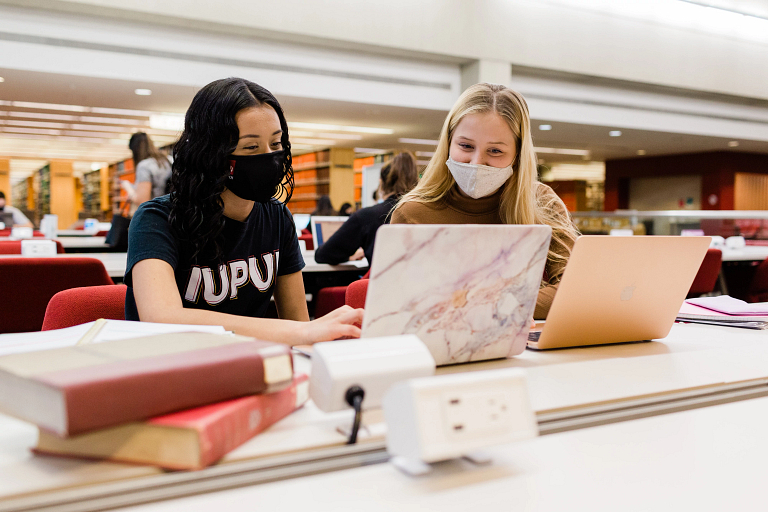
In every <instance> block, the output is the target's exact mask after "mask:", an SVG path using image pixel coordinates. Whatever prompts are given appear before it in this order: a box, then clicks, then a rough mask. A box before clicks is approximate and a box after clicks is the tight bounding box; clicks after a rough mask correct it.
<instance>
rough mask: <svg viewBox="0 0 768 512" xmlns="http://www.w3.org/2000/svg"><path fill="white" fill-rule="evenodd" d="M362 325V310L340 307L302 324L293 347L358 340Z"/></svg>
mask: <svg viewBox="0 0 768 512" xmlns="http://www.w3.org/2000/svg"><path fill="white" fill-rule="evenodd" d="M362 323H363V310H362V309H353V308H351V307H350V306H342V307H340V308H339V309H335V310H333V311H331V312H330V313H328V314H327V315H325V316H323V317H321V318H318V319H317V320H312V321H311V322H306V323H302V324H301V336H300V337H299V338H300V340H298V341H297V343H295V345H306V344H311V343H317V342H318V341H331V340H337V339H339V338H359V337H360V327H359V326H360V325H361V324H362Z"/></svg>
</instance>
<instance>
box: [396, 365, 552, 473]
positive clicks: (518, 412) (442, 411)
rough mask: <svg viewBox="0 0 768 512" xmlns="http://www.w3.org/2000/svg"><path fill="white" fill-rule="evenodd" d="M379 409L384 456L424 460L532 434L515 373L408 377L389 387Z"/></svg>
mask: <svg viewBox="0 0 768 512" xmlns="http://www.w3.org/2000/svg"><path fill="white" fill-rule="evenodd" d="M383 407H384V416H385V418H386V422H387V450H388V451H389V453H390V454H391V455H393V456H398V457H405V458H408V459H416V460H421V461H424V462H435V461H438V460H445V459H451V458H455V457H460V456H463V455H466V454H469V453H471V452H473V451H475V450H479V449H481V448H485V447H488V446H492V445H495V444H503V443H509V442H512V441H516V440H520V439H527V438H529V437H533V436H536V435H537V434H538V426H537V423H536V416H535V414H534V412H533V410H532V408H531V405H530V402H529V399H528V389H527V386H526V381H525V372H524V371H523V370H520V369H505V370H491V371H483V372H470V373H463V374H451V375H442V376H439V377H429V378H420V379H411V380H409V381H406V382H403V383H400V384H397V385H395V386H394V387H393V388H392V389H391V390H390V391H389V393H387V395H386V396H385V397H384V400H383Z"/></svg>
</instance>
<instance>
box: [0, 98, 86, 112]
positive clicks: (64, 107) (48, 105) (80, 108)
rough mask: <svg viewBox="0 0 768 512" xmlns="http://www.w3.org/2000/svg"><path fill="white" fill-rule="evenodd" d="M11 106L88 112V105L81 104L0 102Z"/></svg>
mask: <svg viewBox="0 0 768 512" xmlns="http://www.w3.org/2000/svg"><path fill="white" fill-rule="evenodd" d="M0 104H5V105H8V106H11V107H18V108H34V109H39V110H67V111H70V112H88V107H83V106H82V105H60V104H58V103H36V102H33V101H8V102H0Z"/></svg>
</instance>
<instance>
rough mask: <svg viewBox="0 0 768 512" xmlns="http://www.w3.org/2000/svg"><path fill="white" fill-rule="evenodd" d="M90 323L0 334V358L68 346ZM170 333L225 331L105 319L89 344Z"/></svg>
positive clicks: (82, 334) (221, 328)
mask: <svg viewBox="0 0 768 512" xmlns="http://www.w3.org/2000/svg"><path fill="white" fill-rule="evenodd" d="M93 324H94V322H88V323H85V324H80V325H75V326H73V327H67V328H65V329H54V330H51V331H40V332H23V333H11V334H0V356H2V355H6V354H16V353H19V352H33V351H36V350H50V349H54V348H63V347H72V346H74V345H76V344H77V342H78V341H79V340H80V339H81V338H82V337H83V336H85V334H86V333H87V332H88V329H90V328H91V327H92V326H93ZM172 332H208V333H212V334H225V333H226V332H227V331H226V330H225V329H224V327H222V326H220V325H184V324H156V323H151V322H129V321H125V320H107V322H106V324H105V325H104V327H102V328H101V330H100V331H99V333H98V334H97V335H96V337H95V338H94V339H93V341H92V342H91V343H99V342H102V341H111V340H122V339H126V338H140V337H142V336H153V335H155V334H167V333H172Z"/></svg>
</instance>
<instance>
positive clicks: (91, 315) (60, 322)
mask: <svg viewBox="0 0 768 512" xmlns="http://www.w3.org/2000/svg"><path fill="white" fill-rule="evenodd" d="M126 290H127V286H125V285H124V284H112V285H101V286H81V287H79V288H70V289H69V290H62V291H60V292H59V293H57V294H56V295H54V296H53V297H51V300H50V301H49V302H48V307H47V308H45V318H44V319H43V329H42V330H43V331H50V330H51V329H63V328H65V327H72V326H73V325H80V324H84V323H86V322H93V321H94V320H98V319H99V318H106V319H109V320H125V291H126Z"/></svg>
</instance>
